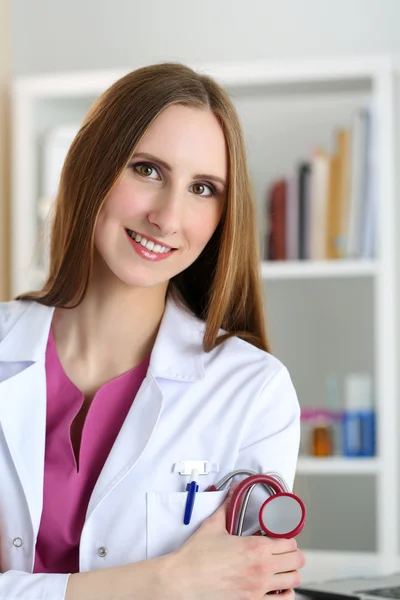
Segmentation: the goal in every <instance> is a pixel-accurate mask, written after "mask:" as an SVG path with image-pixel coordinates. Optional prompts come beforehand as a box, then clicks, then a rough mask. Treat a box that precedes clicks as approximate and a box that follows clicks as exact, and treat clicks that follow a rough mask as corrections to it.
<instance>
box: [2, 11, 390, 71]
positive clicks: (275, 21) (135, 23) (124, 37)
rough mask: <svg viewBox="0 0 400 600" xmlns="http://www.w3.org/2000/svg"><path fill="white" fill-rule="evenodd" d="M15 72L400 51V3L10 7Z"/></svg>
mask: <svg viewBox="0 0 400 600" xmlns="http://www.w3.org/2000/svg"><path fill="white" fill-rule="evenodd" d="M12 7H13V8H12V10H13V68H14V72H15V73H17V74H28V73H39V72H51V71H60V70H75V69H97V68H112V67H129V66H130V65H136V64H138V63H151V62H155V61H160V60H165V59H174V60H179V61H182V62H194V61H212V60H218V61H225V60H227V61H228V60H238V59H243V60H248V59H253V58H254V59H257V58H273V57H294V56H308V57H315V56H332V55H339V54H340V55H350V54H375V53H386V52H398V53H399V54H400V26H399V24H400V0H147V1H146V2H142V1H139V0H13V2H12Z"/></svg>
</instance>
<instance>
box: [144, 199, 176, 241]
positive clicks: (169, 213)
mask: <svg viewBox="0 0 400 600" xmlns="http://www.w3.org/2000/svg"><path fill="white" fill-rule="evenodd" d="M182 207H183V202H182V194H180V193H179V192H178V190H177V189H174V188H173V187H170V188H169V189H163V190H160V193H159V194H157V197H156V198H155V200H154V204H153V206H152V207H151V210H149V212H148V214H147V220H148V221H149V223H150V224H151V225H153V226H154V227H156V228H157V229H158V230H159V232H160V233H161V234H162V235H172V234H174V233H177V232H178V231H179V229H180V223H181V219H182Z"/></svg>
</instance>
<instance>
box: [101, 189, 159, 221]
mask: <svg viewBox="0 0 400 600" xmlns="http://www.w3.org/2000/svg"><path fill="white" fill-rule="evenodd" d="M147 196H148V193H147V194H146V191H144V190H143V189H142V190H141V189H140V188H139V189H138V186H136V185H134V182H129V181H124V180H122V181H121V182H120V183H119V184H118V185H117V186H115V188H114V189H113V190H112V192H111V193H110V194H109V196H108V198H107V200H106V201H105V203H104V206H103V209H102V210H103V211H104V215H105V217H106V218H110V219H115V220H123V219H127V218H129V217H130V216H134V215H136V214H138V213H139V212H141V211H142V210H144V208H145V206H146V204H147V203H148V198H147Z"/></svg>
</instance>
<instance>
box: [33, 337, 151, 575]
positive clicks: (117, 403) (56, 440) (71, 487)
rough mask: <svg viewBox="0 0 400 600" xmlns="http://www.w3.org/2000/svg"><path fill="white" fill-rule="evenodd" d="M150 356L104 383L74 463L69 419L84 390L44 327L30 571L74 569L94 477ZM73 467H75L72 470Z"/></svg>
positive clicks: (134, 394)
mask: <svg viewBox="0 0 400 600" xmlns="http://www.w3.org/2000/svg"><path fill="white" fill-rule="evenodd" d="M149 360H150V357H148V358H147V359H145V360H144V361H143V362H142V363H140V365H138V366H137V367H135V368H133V369H131V370H130V371H128V372H127V373H124V374H123V375H121V376H119V377H116V378H115V379H113V380H111V381H109V382H107V383H105V384H104V385H103V386H102V387H101V388H100V389H99V390H98V391H97V393H96V394H95V396H94V398H93V400H92V402H91V404H90V407H89V411H88V413H87V415H86V419H85V422H84V426H83V430H82V438H81V443H80V449H79V462H78V465H77V464H76V460H75V454H74V450H73V447H72V442H71V424H72V422H73V421H74V419H75V417H76V416H77V414H78V413H79V411H80V410H81V408H82V405H83V402H84V395H83V393H82V392H81V390H80V389H78V388H77V387H76V385H75V384H74V383H72V381H71V380H70V379H69V378H68V376H67V374H66V373H65V371H64V369H63V367H62V364H61V362H60V359H59V357H58V355H57V350H56V346H55V343H54V338H53V335H52V332H51V330H50V334H49V338H48V343H47V348H46V363H45V366H46V384H47V415H46V446H45V460H44V486H43V511H42V517H41V522H40V527H39V532H38V538H37V543H36V553H35V563H34V570H33V572H34V573H77V572H78V571H79V543H80V537H81V533H82V529H83V526H84V522H85V517H86V511H87V508H88V505H89V500H90V497H91V494H92V492H93V489H94V486H95V484H96V481H97V479H98V477H99V475H100V472H101V470H102V468H103V466H104V464H105V462H106V459H107V457H108V455H109V453H110V451H111V449H112V446H113V444H114V442H115V440H116V438H117V436H118V433H119V431H120V429H121V427H122V425H123V422H124V420H125V418H126V416H127V414H128V412H129V409H130V407H131V405H132V402H133V400H134V398H135V396H136V394H137V392H138V390H139V388H140V385H141V383H142V381H143V379H144V378H145V376H146V372H147V369H148V365H149ZM78 466H79V469H78Z"/></svg>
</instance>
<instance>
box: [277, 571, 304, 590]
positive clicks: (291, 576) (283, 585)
mask: <svg viewBox="0 0 400 600" xmlns="http://www.w3.org/2000/svg"><path fill="white" fill-rule="evenodd" d="M300 584H301V575H300V573H299V571H289V572H288V573H277V574H276V575H274V576H273V578H272V583H271V590H288V589H293V588H296V587H298V586H299V585H300Z"/></svg>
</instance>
